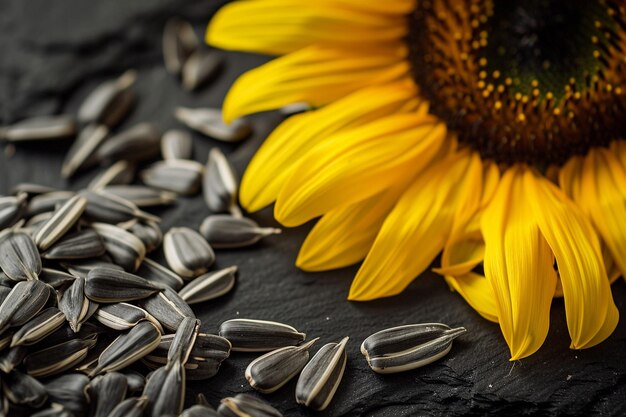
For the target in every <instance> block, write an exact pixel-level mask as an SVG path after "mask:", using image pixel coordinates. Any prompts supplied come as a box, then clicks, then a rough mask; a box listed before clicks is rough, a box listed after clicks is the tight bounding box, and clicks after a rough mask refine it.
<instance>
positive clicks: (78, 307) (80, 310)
mask: <svg viewBox="0 0 626 417" xmlns="http://www.w3.org/2000/svg"><path fill="white" fill-rule="evenodd" d="M90 304H91V302H90V301H89V299H88V298H87V297H86V296H85V278H82V277H81V278H76V279H75V280H74V282H73V283H72V285H70V286H69V287H68V288H67V289H66V290H65V291H64V292H63V296H62V297H61V299H60V300H59V310H61V311H62V312H63V314H65V318H66V319H67V322H68V323H69V324H70V327H71V328H72V330H74V331H75V332H78V331H80V326H81V325H82V323H83V322H84V321H85V320H87V319H88V318H89V315H88V313H89V310H90V308H89V307H90Z"/></svg>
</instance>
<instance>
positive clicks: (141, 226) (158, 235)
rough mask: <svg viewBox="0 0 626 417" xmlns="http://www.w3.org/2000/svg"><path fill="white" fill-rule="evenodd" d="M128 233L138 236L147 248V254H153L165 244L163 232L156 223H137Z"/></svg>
mask: <svg viewBox="0 0 626 417" xmlns="http://www.w3.org/2000/svg"><path fill="white" fill-rule="evenodd" d="M128 231H129V232H131V233H132V234H133V235H135V236H137V237H138V238H139V239H140V240H141V241H142V242H143V244H144V246H145V247H146V252H148V253H149V252H152V251H153V250H155V249H156V248H158V247H159V246H161V243H162V242H163V232H162V231H161V228H160V227H159V225H158V224H157V223H155V222H151V221H145V222H136V223H135V224H133V225H132V226H131V227H130V228H128Z"/></svg>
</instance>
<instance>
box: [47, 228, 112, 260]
mask: <svg viewBox="0 0 626 417" xmlns="http://www.w3.org/2000/svg"><path fill="white" fill-rule="evenodd" d="M105 252H106V248H105V247H104V243H102V239H101V238H100V235H99V234H98V233H96V231H95V230H92V229H85V230H81V231H79V232H76V233H73V234H71V235H68V236H66V237H64V238H62V239H61V240H59V241H58V242H56V243H55V244H54V245H53V246H52V247H51V248H50V249H49V250H47V251H46V252H44V253H42V254H41V257H42V258H44V259H88V258H96V257H98V256H101V255H104V254H105Z"/></svg>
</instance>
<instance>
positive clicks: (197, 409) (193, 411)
mask: <svg viewBox="0 0 626 417" xmlns="http://www.w3.org/2000/svg"><path fill="white" fill-rule="evenodd" d="M180 417H220V415H219V413H218V412H217V411H215V410H214V409H212V408H209V407H207V406H206V405H200V404H196V405H192V406H191V407H189V408H187V409H186V410H183V412H182V413H181V414H180Z"/></svg>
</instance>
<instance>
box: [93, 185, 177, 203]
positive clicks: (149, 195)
mask: <svg viewBox="0 0 626 417" xmlns="http://www.w3.org/2000/svg"><path fill="white" fill-rule="evenodd" d="M102 191H103V192H105V193H106V194H109V195H115V196H118V197H121V198H123V199H124V200H127V201H130V202H132V203H133V204H135V205H136V206H138V207H153V206H162V205H168V204H172V203H174V202H175V201H176V194H175V193H172V192H169V191H163V190H156V189H154V188H150V187H146V186H143V185H109V186H107V187H104V188H103V189H102Z"/></svg>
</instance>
